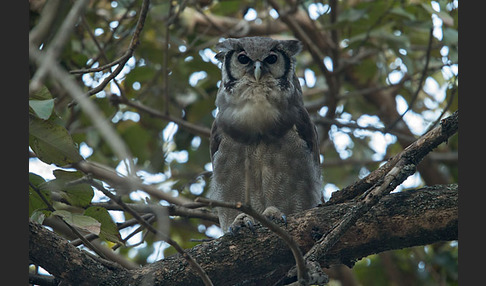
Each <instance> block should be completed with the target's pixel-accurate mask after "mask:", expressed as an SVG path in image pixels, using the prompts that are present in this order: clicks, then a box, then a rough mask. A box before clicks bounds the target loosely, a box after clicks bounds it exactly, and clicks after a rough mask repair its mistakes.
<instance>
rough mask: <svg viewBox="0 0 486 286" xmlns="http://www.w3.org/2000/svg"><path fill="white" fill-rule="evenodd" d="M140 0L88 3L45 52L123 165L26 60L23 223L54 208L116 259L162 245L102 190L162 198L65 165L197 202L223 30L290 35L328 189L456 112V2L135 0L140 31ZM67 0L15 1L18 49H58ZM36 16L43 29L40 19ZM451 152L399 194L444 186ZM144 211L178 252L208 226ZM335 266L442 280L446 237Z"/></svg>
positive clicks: (426, 164) (451, 168)
mask: <svg viewBox="0 0 486 286" xmlns="http://www.w3.org/2000/svg"><path fill="white" fill-rule="evenodd" d="M142 2H143V1H140V0H134V1H132V0H129V1H127V0H124V1H105V0H98V1H90V2H89V4H88V5H87V6H86V7H85V8H84V11H83V13H82V14H81V17H80V18H79V20H78V21H76V25H75V26H74V27H73V30H72V32H71V33H70V34H69V37H68V38H67V40H66V41H65V42H64V43H62V45H61V46H62V49H61V50H60V51H59V52H58V54H57V55H56V61H57V62H58V63H59V64H60V65H61V66H62V67H63V68H64V69H65V70H67V71H69V72H70V73H71V74H72V76H71V77H72V78H74V79H75V81H76V82H77V83H78V85H79V86H81V87H82V91H83V92H84V93H86V94H85V95H84V96H85V97H86V98H88V99H89V100H90V101H91V102H92V103H94V104H95V106H96V107H97V111H96V112H99V113H100V114H101V115H102V117H103V118H105V121H106V122H107V123H109V126H111V128H112V129H113V130H114V131H115V132H116V134H117V136H119V138H120V139H121V141H122V142H123V144H124V146H125V148H126V150H128V154H129V156H131V158H132V161H130V159H128V158H123V157H120V154H121V153H120V152H119V150H117V149H116V148H114V147H113V144H109V143H110V141H109V140H107V138H106V136H105V135H106V134H103V130H102V129H100V128H98V127H97V126H96V124H94V119H93V118H92V117H91V116H89V115H88V114H87V113H86V112H85V110H84V109H83V107H82V105H81V104H78V103H79V102H77V101H73V98H72V97H71V96H70V95H69V91H67V89H66V88H65V87H64V86H63V85H62V84H61V83H59V82H58V81H56V80H52V79H51V78H49V77H45V76H40V75H39V74H40V72H39V71H40V70H41V69H40V68H39V66H40V65H39V61H35V60H31V65H30V72H31V76H32V78H31V81H30V85H31V86H30V94H29V147H30V149H31V150H30V151H31V152H30V155H31V158H30V160H29V161H30V165H31V173H30V174H29V216H30V218H31V219H32V220H35V221H37V222H43V223H44V224H47V225H50V226H51V227H53V228H54V229H56V230H57V231H60V232H62V231H61V230H60V229H58V225H57V224H56V223H55V222H53V221H54V219H53V217H61V218H63V219H64V220H65V221H68V222H69V223H70V224H72V225H74V226H77V227H79V228H80V229H81V230H83V231H85V232H84V233H85V234H89V233H90V234H93V235H98V236H99V237H100V238H101V241H102V243H103V244H104V245H106V246H108V247H110V248H113V249H117V253H118V254H119V255H120V256H121V257H122V259H126V260H128V261H130V263H133V264H137V265H145V264H147V263H150V262H153V261H154V260H158V259H160V258H162V257H167V256H168V255H171V254H173V253H175V249H174V248H173V247H169V245H168V244H167V243H165V242H161V237H160V236H157V235H153V234H152V233H150V232H149V231H147V230H146V229H144V228H139V225H138V224H136V223H130V222H131V219H132V218H133V216H132V215H131V214H129V213H127V212H126V211H122V210H119V209H117V208H116V207H115V205H114V204H109V203H107V202H108V201H109V200H110V199H109V198H108V197H107V196H106V193H104V192H112V193H114V194H116V195H119V196H121V199H122V200H123V202H124V203H126V204H129V205H131V206H133V207H134V208H136V207H139V208H138V209H137V210H139V212H140V213H141V214H144V213H150V212H151V211H150V209H149V208H146V209H145V210H144V209H143V206H147V205H148V206H152V205H168V201H167V199H166V197H162V198H161V197H157V196H154V194H153V193H150V192H147V191H146V190H142V189H140V188H136V187H134V188H133V189H129V190H123V189H121V188H119V187H118V186H117V185H116V184H115V183H114V182H113V181H110V180H109V179H106V180H103V178H97V179H93V178H91V177H89V176H88V177H86V175H87V174H86V173H85V172H83V171H82V170H80V168H79V167H77V165H76V163H77V162H79V161H80V160H82V159H86V160H87V161H89V162H93V163H97V164H98V165H102V166H104V168H105V169H108V170H111V171H113V174H115V171H116V172H117V173H118V174H119V175H121V176H128V177H130V176H135V177H137V180H139V181H141V182H143V183H145V184H148V185H152V186H153V187H154V188H156V189H158V190H160V191H161V192H162V193H164V194H165V196H167V197H172V198H178V199H181V200H183V201H185V202H188V201H192V200H194V199H195V198H196V197H197V196H204V194H205V192H206V191H207V187H208V184H209V180H210V172H211V164H210V158H209V141H208V135H209V130H210V127H211V123H212V121H213V119H214V115H215V112H216V110H215V105H214V100H215V95H216V92H217V89H218V86H219V83H218V82H219V80H220V78H221V71H220V67H219V65H218V62H217V61H216V59H215V58H214V55H215V52H216V51H215V49H214V45H215V44H216V43H217V42H218V41H220V40H221V39H223V38H227V37H243V36H255V35H263V36H271V37H277V38H298V39H300V40H301V41H302V42H303V44H304V50H303V52H301V53H300V54H299V55H298V56H297V75H298V76H299V80H300V82H301V85H302V88H303V93H304V101H305V104H306V107H307V109H308V110H309V112H310V114H311V116H312V119H313V120H314V122H315V123H316V124H317V126H318V131H319V139H320V152H321V157H322V158H321V159H322V163H323V164H322V166H323V178H324V182H325V185H324V186H323V192H324V194H325V196H326V197H327V198H329V197H330V195H331V193H332V192H333V191H336V190H338V189H342V188H344V187H346V186H348V185H349V184H351V183H353V182H354V181H356V180H357V179H358V178H363V177H364V176H366V175H367V174H369V172H370V171H372V170H374V169H376V168H378V167H379V166H380V165H381V164H382V163H383V162H385V161H386V160H388V159H389V158H391V157H392V156H394V155H396V154H397V153H398V152H400V151H401V150H402V149H403V148H405V147H406V146H408V145H409V144H410V143H411V142H413V141H414V140H415V139H416V138H418V137H419V136H420V135H423V134H424V133H425V132H426V131H427V130H429V129H431V128H432V127H433V126H435V125H436V124H437V123H438V122H439V121H440V119H442V118H444V117H446V116H447V115H450V114H451V113H452V112H454V111H455V110H457V109H458V88H457V87H458V79H457V78H458V29H457V27H458V1H445V0H444V1H443V0H439V1H428V0H410V1H361V0H354V1H351V0H349V1H324V2H318V1H274V0H272V1H239V0H238V1H203V0H200V1H163V0H159V1H151V2H150V5H149V6H148V8H147V14H146V18H145V19H144V21H143V29H141V30H140V29H137V27H139V28H140V26H139V25H138V23H139V21H140V19H141V17H140V16H141V15H143V11H142V7H143V3H142ZM147 2H148V1H147ZM49 5H50V6H49ZM73 6H74V4H72V3H71V1H54V0H49V1H40V0H39V1H30V19H29V20H30V29H31V32H30V46H31V49H32V47H34V48H35V49H37V51H45V50H49V49H50V47H52V46H55V45H56V44H57V43H58V42H57V40H58V39H57V37H56V33H58V32H59V31H62V30H63V27H62V25H63V23H64V22H65V19H66V17H67V16H68V13H69V12H70V10H71V9H72V7H73ZM45 7H48V9H44V10H43V8H45ZM53 7H55V8H56V10H55V12H56V13H54V14H55V15H52V16H51V14H53V13H52V12H53V11H54V10H49V9H53ZM50 16H51V17H52V21H51V22H50V24H49V27H48V28H47V29H46V28H42V27H43V26H41V24H42V23H43V20H45V19H46V18H48V17H50ZM134 38H136V39H135V41H134ZM127 53H129V54H127ZM127 55H128V56H127ZM115 61H116V62H115ZM112 63H114V64H112ZM120 63H122V64H120ZM109 64H110V65H109ZM105 65H109V66H105ZM112 75H113V76H114V77H113V78H111V77H110V76H112ZM457 148H458V139H457V136H455V137H452V138H451V140H450V141H449V142H448V144H447V145H444V144H443V145H441V146H439V148H437V149H436V150H435V151H434V152H433V153H431V154H430V155H429V156H428V157H427V158H426V159H425V160H424V161H423V162H422V164H421V165H420V166H419V169H418V170H419V172H417V173H416V174H415V175H413V176H412V177H410V178H409V180H407V181H406V182H405V183H404V184H403V185H402V186H400V187H399V188H398V189H399V190H402V189H406V188H416V187H421V186H423V185H433V184H447V183H457V181H458V175H457V174H458V164H457ZM39 161H41V162H44V163H46V164H53V165H51V168H52V166H55V167H56V168H60V169H58V170H55V171H54V172H53V173H50V172H46V171H45V170H44V169H42V168H47V167H42V168H38V167H36V166H44V165H42V164H41V163H39ZM47 170H50V169H47ZM93 182H94V183H93ZM96 186H97V187H96ZM101 189H104V190H101ZM155 217H157V220H156V222H155V223H154V225H155V226H156V227H157V228H158V229H160V230H161V232H163V233H165V234H169V233H170V237H171V238H172V240H174V241H176V242H177V243H178V244H179V245H181V246H182V247H183V248H190V247H192V246H194V245H195V244H197V243H198V242H195V241H194V239H196V240H197V239H204V238H207V237H208V236H210V237H211V236H217V235H218V234H219V232H218V231H217V228H216V227H215V221H214V220H210V219H201V218H195V217H186V216H179V215H172V214H171V215H170V216H168V214H167V213H157V212H156V215H155V216H152V218H149V220H150V219H151V220H152V221H154V220H155ZM132 221H133V220H132ZM169 225H170V227H169ZM131 235H133V238H130V237H132V236H131ZM127 236H128V237H127ZM68 238H69V239H72V238H71V237H68ZM129 238H130V239H129ZM387 263H388V265H392V266H389V267H387V266H386V265H385V264H387ZM389 263H391V264H389ZM390 267H391V268H390ZM336 273H337V272H336ZM340 275H341V276H342V273H341V274H339V273H337V274H335V277H334V279H335V281H338V279H341V278H342V277H341V276H340ZM348 275H351V276H353V277H354V279H356V281H359V283H361V284H362V285H390V284H391V283H393V282H392V281H394V283H398V284H397V285H402V284H401V283H405V282H404V281H406V283H405V284H404V285H412V284H420V285H434V284H436V283H438V282H439V281H444V282H446V283H447V285H457V242H444V243H437V244H434V245H427V246H423V247H415V248H411V249H403V250H398V251H393V252H386V253H381V254H377V255H373V256H370V257H368V258H366V259H363V260H361V261H360V262H358V263H357V264H356V266H355V267H354V268H353V269H352V273H351V274H348ZM371 277H373V278H371ZM404 277H406V280H403V281H401V282H400V279H403V278H404ZM331 278H333V276H331ZM331 281H332V280H331Z"/></svg>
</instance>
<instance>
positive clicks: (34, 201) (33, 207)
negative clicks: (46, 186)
mask: <svg viewBox="0 0 486 286" xmlns="http://www.w3.org/2000/svg"><path fill="white" fill-rule="evenodd" d="M29 183H30V184H29V217H32V216H33V214H34V213H35V211H37V210H47V208H48V206H47V204H46V203H45V202H44V200H43V199H42V198H41V197H40V196H39V194H38V193H37V191H36V190H34V188H37V189H38V190H39V192H40V193H41V194H42V195H43V197H44V198H45V199H46V200H47V202H49V203H52V200H51V192H50V191H49V190H42V189H41V188H40V185H42V184H43V183H45V180H44V179H43V178H42V177H41V176H39V175H36V174H34V173H29Z"/></svg>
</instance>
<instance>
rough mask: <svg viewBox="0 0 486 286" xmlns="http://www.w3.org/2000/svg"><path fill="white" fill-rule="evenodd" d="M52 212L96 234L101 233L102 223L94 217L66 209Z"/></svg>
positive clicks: (73, 224)
mask: <svg viewBox="0 0 486 286" xmlns="http://www.w3.org/2000/svg"><path fill="white" fill-rule="evenodd" d="M52 214H53V215H57V216H59V217H61V218H62V219H63V220H64V221H65V222H67V223H68V224H70V225H72V226H76V227H78V228H80V229H82V230H85V231H88V232H90V233H93V234H96V235H99V234H100V231H101V223H100V222H99V221H97V220H96V219H94V218H92V217H89V216H85V215H80V214H75V213H71V212H68V211H66V210H56V211H54V212H52Z"/></svg>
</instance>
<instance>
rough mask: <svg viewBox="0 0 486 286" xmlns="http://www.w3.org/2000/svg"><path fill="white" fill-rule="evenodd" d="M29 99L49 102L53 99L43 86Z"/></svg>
mask: <svg viewBox="0 0 486 286" xmlns="http://www.w3.org/2000/svg"><path fill="white" fill-rule="evenodd" d="M29 99H30V100H32V99H34V100H48V99H52V95H51V93H50V92H49V90H48V89H47V87H46V86H42V87H41V88H40V89H39V90H37V91H35V92H33V93H32V94H30V95H29Z"/></svg>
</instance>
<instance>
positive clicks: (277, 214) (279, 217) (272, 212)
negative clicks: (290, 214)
mask: <svg viewBox="0 0 486 286" xmlns="http://www.w3.org/2000/svg"><path fill="white" fill-rule="evenodd" d="M263 215H264V216H265V217H266V218H268V219H270V220H272V221H276V222H283V223H284V224H285V226H287V216H286V215H285V214H284V213H283V212H281V211H280V210H279V209H278V208H276V207H274V206H270V207H268V208H266V209H265V210H264V211H263Z"/></svg>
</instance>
